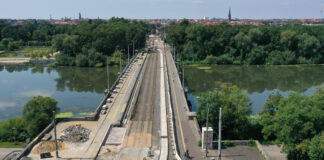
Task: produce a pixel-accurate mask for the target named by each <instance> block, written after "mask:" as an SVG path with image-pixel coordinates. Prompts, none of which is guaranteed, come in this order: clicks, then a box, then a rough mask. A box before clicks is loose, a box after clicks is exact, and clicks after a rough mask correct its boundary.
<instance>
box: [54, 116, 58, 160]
mask: <svg viewBox="0 0 324 160" xmlns="http://www.w3.org/2000/svg"><path fill="white" fill-rule="evenodd" d="M53 123H54V138H55V139H54V141H55V153H56V158H59V156H58V150H57V138H56V122H55V110H54V111H53Z"/></svg>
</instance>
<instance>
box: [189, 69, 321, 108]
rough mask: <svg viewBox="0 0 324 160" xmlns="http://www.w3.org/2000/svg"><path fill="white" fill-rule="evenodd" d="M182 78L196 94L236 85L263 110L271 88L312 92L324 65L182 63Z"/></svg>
mask: <svg viewBox="0 0 324 160" xmlns="http://www.w3.org/2000/svg"><path fill="white" fill-rule="evenodd" d="M185 79H186V85H188V86H189V92H190V93H192V94H193V95H195V96H197V95H199V93H202V92H206V91H211V90H214V89H215V88H218V87H220V86H222V85H227V86H230V85H236V86H238V87H240V88H242V89H244V90H245V91H247V92H248V94H249V97H250V99H251V101H252V102H253V113H254V114H255V113H258V112H259V111H261V110H262V108H263V105H264V103H265V100H266V98H267V97H268V95H269V94H270V93H272V92H276V91H278V92H280V93H281V94H283V95H286V96H287V95H288V94H289V92H291V91H296V92H301V93H304V94H311V93H312V90H313V89H314V88H315V87H316V86H319V85H322V84H323V82H324V66H323V65H311V66H302V65H300V66H255V65H253V66H238V65H212V66H211V68H210V69H198V67H197V66H185ZM193 99H194V97H193V98H191V100H193Z"/></svg>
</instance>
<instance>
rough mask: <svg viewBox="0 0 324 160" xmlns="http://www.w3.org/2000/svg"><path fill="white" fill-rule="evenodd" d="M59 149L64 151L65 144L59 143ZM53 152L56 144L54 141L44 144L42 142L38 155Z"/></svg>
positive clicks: (37, 151)
mask: <svg viewBox="0 0 324 160" xmlns="http://www.w3.org/2000/svg"><path fill="white" fill-rule="evenodd" d="M57 147H58V150H60V149H62V147H63V144H62V143H60V142H58V143H57ZM53 151H55V142H54V141H44V142H41V143H40V144H39V145H38V146H37V150H36V154H39V153H46V152H53Z"/></svg>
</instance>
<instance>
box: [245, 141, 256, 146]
mask: <svg viewBox="0 0 324 160" xmlns="http://www.w3.org/2000/svg"><path fill="white" fill-rule="evenodd" d="M247 146H250V147H256V143H255V140H252V139H250V140H249V141H248V142H247Z"/></svg>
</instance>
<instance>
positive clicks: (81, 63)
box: [75, 54, 88, 67]
mask: <svg viewBox="0 0 324 160" xmlns="http://www.w3.org/2000/svg"><path fill="white" fill-rule="evenodd" d="M75 64H76V66H78V67H87V66H88V57H87V56H86V55H83V54H79V55H77V56H76V58H75Z"/></svg>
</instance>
